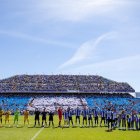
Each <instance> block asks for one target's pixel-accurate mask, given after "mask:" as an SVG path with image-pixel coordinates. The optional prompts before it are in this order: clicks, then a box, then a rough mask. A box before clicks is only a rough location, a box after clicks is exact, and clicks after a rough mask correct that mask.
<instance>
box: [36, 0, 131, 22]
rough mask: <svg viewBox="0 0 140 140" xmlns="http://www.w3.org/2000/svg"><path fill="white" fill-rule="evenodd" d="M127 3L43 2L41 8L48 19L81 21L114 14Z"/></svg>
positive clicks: (98, 0) (104, 0) (99, 0)
mask: <svg viewBox="0 0 140 140" xmlns="http://www.w3.org/2000/svg"><path fill="white" fill-rule="evenodd" d="M127 3H128V1H127V2H126V0H117V1H116V0H56V1H53V0H52V1H49V2H48V1H46V0H43V1H42V2H40V3H39V7H40V10H41V13H44V14H42V16H44V17H45V15H46V18H48V17H50V18H53V17H54V18H55V19H61V20H68V21H79V20H83V19H85V18H87V17H91V16H93V15H105V14H106V13H107V14H113V12H114V11H116V10H118V8H121V6H124V5H125V6H126V4H127ZM42 11H44V12H42ZM118 12H119V11H118Z"/></svg>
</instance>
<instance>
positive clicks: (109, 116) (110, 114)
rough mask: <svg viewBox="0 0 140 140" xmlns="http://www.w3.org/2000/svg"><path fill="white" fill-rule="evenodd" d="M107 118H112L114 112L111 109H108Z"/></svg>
mask: <svg viewBox="0 0 140 140" xmlns="http://www.w3.org/2000/svg"><path fill="white" fill-rule="evenodd" d="M106 116H107V119H112V112H111V111H107V115H106Z"/></svg>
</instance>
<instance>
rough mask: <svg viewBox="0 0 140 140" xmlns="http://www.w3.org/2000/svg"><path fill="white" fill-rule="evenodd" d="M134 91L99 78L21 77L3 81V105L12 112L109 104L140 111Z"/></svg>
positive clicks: (0, 93)
mask: <svg viewBox="0 0 140 140" xmlns="http://www.w3.org/2000/svg"><path fill="white" fill-rule="evenodd" d="M131 92H135V90H134V89H133V88H132V87H131V86H130V85H129V84H128V83H120V82H116V81H112V80H109V79H106V78H104V77H101V76H97V75H96V76H94V75H17V76H13V77H10V78H7V79H3V80H1V81H0V105H1V106H2V108H3V110H6V109H7V108H8V109H9V108H10V110H11V111H12V112H14V111H15V110H16V108H18V109H20V110H25V109H28V110H30V111H34V110H35V108H38V109H40V110H41V109H43V108H46V109H47V110H48V111H50V110H51V111H54V112H55V111H56V109H57V108H58V106H62V107H63V108H64V109H66V108H68V107H71V108H72V109H75V108H76V107H77V106H78V107H80V108H83V107H84V106H87V107H91V108H97V109H101V108H103V107H105V106H108V105H112V106H115V108H116V109H117V110H121V109H127V110H129V111H130V110H133V109H135V110H136V111H138V112H140V100H139V99H137V98H133V97H132V96H131V95H130V94H129V93H131Z"/></svg>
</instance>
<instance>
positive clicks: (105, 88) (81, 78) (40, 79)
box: [0, 75, 135, 93]
mask: <svg viewBox="0 0 140 140" xmlns="http://www.w3.org/2000/svg"><path fill="white" fill-rule="evenodd" d="M0 92H1V93H4V92H60V93H61V92H62V93H64V92H79V93H105V92H106V93H110V92H118V93H120V92H122V93H124V92H125V93H128V92H135V91H134V89H133V88H132V87H131V86H130V85H129V84H128V83H121V82H116V81H112V80H109V79H106V78H104V77H101V76H98V75H17V76H13V77H11V78H7V79H4V80H1V81H0Z"/></svg>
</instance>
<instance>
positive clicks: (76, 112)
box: [75, 107, 81, 125]
mask: <svg viewBox="0 0 140 140" xmlns="http://www.w3.org/2000/svg"><path fill="white" fill-rule="evenodd" d="M80 114H81V110H80V109H79V107H77V108H76V110H75V115H76V119H75V124H76V125H77V121H78V123H79V124H78V125H80Z"/></svg>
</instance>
